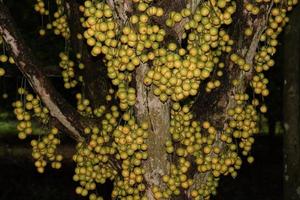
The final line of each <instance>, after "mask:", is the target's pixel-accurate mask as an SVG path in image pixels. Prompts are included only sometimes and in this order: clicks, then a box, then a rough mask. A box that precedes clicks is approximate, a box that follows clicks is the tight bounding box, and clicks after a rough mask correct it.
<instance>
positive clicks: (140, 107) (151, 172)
mask: <svg viewBox="0 0 300 200" xmlns="http://www.w3.org/2000/svg"><path fill="white" fill-rule="evenodd" d="M148 70H149V67H148V65H147V64H142V65H141V66H140V67H139V68H138V69H137V71H136V74H137V75H136V82H137V103H136V105H135V114H136V117H137V119H138V122H139V123H142V122H148V124H149V127H150V128H149V137H148V139H147V141H146V143H147V145H148V150H147V152H148V159H147V160H146V161H145V162H144V163H143V167H144V169H145V171H146V173H145V181H146V182H147V186H148V187H147V190H146V195H147V197H148V199H149V200H154V199H155V198H154V196H153V194H152V191H151V188H152V187H153V186H159V187H162V186H163V182H162V179H161V177H162V176H163V175H164V174H168V171H169V167H170V166H169V162H168V156H167V152H166V151H165V143H166V141H167V140H168V139H169V137H170V136H169V133H168V129H169V126H170V124H169V123H170V105H169V103H168V102H166V103H162V102H161V101H160V100H159V98H158V97H157V96H155V95H154V94H153V89H152V88H148V87H147V86H145V85H144V84H142V83H143V80H144V77H145V74H146V72H147V71H148Z"/></svg>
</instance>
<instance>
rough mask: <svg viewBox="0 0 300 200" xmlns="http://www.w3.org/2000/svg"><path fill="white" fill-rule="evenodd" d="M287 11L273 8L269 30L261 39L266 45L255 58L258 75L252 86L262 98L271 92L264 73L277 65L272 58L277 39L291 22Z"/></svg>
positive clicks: (276, 7)
mask: <svg viewBox="0 0 300 200" xmlns="http://www.w3.org/2000/svg"><path fill="white" fill-rule="evenodd" d="M287 11H288V10H287V9H286V8H282V7H280V6H279V5H278V6H275V7H274V8H272V10H271V15H270V17H269V19H268V28H267V29H266V30H265V32H264V34H263V35H262V36H261V38H260V41H261V42H262V43H264V45H263V46H262V47H261V48H260V49H259V51H258V53H257V55H256V56H255V60H254V62H255V71H256V73H257V74H256V75H255V76H254V77H253V79H252V82H251V84H250V85H251V87H253V90H254V92H255V93H256V94H261V95H262V96H268V95H269V90H268V89H267V84H268V82H269V81H268V79H267V78H265V76H264V74H263V72H264V71H267V70H269V68H270V67H272V66H274V64H275V62H274V60H273V59H272V56H273V55H274V54H275V53H276V46H277V45H278V41H277V37H278V35H279V34H280V33H281V32H282V30H283V27H284V26H285V25H286V23H287V22H288V21H289V19H288V17H287V16H286V13H287Z"/></svg>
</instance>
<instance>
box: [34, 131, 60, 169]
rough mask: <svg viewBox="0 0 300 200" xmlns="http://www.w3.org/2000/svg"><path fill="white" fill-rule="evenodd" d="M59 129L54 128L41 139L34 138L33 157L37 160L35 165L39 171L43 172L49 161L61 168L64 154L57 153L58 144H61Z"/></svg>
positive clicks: (53, 166) (52, 165)
mask: <svg viewBox="0 0 300 200" xmlns="http://www.w3.org/2000/svg"><path fill="white" fill-rule="evenodd" d="M57 136H58V129H57V128H52V129H51V131H50V133H49V134H47V135H45V136H43V137H42V138H41V140H39V141H38V140H32V141H31V146H32V157H33V158H34V159H35V160H36V161H35V163H34V165H35V166H36V168H37V171H38V172H39V173H43V172H44V170H45V167H46V165H47V161H50V162H51V167H52V168H54V169H60V168H61V161H62V159H63V156H62V155H61V154H58V153H57V145H59V144H60V140H59V138H58V137H57Z"/></svg>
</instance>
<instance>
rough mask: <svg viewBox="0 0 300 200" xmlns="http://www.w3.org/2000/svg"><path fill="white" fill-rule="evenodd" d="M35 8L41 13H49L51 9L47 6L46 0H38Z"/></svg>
mask: <svg viewBox="0 0 300 200" xmlns="http://www.w3.org/2000/svg"><path fill="white" fill-rule="evenodd" d="M34 10H35V11H36V12H38V13H40V15H49V10H48V9H47V8H46V7H45V2H44V0H37V1H36V2H35V4H34Z"/></svg>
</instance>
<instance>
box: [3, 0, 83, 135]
mask: <svg viewBox="0 0 300 200" xmlns="http://www.w3.org/2000/svg"><path fill="white" fill-rule="evenodd" d="M0 34H1V35H2V37H3V38H4V41H5V43H6V44H7V46H8V49H9V51H10V52H11V55H12V56H13V58H14V60H15V62H16V65H17V67H18V68H19V70H20V71H21V72H22V74H23V75H24V77H26V79H27V80H28V81H29V83H30V84H31V86H32V88H33V89H34V91H35V92H36V93H37V94H38V95H39V97H40V98H41V100H42V101H43V103H44V104H45V106H46V107H47V108H48V109H49V111H50V115H51V116H52V117H54V118H55V119H56V120H57V121H58V122H59V124H60V125H61V126H63V127H64V128H65V130H66V131H67V133H68V134H69V135H70V136H71V137H73V138H74V139H76V140H77V141H83V140H84V138H83V137H82V136H81V134H80V133H81V132H82V131H83V129H84V128H85V127H86V126H87V124H88V122H87V121H86V120H85V119H83V118H82V117H81V116H80V115H79V113H78V112H77V111H76V110H75V109H74V108H73V107H72V106H71V105H70V104H69V103H68V102H67V101H66V100H65V99H64V98H63V97H62V96H61V95H60V94H59V93H58V92H57V91H56V90H55V88H54V87H53V86H52V84H51V82H50V81H49V80H48V78H47V77H46V76H45V74H44V73H43V72H42V70H41V69H40V67H39V66H40V65H41V64H40V62H39V61H38V60H37V59H36V58H35V56H34V55H33V53H32V51H31V49H30V48H29V47H28V46H27V45H26V44H25V41H24V39H23V38H22V36H21V33H19V31H18V30H17V28H16V25H15V22H14V20H13V18H12V16H11V14H10V12H9V10H8V8H7V7H6V6H5V5H4V4H3V3H0Z"/></svg>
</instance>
